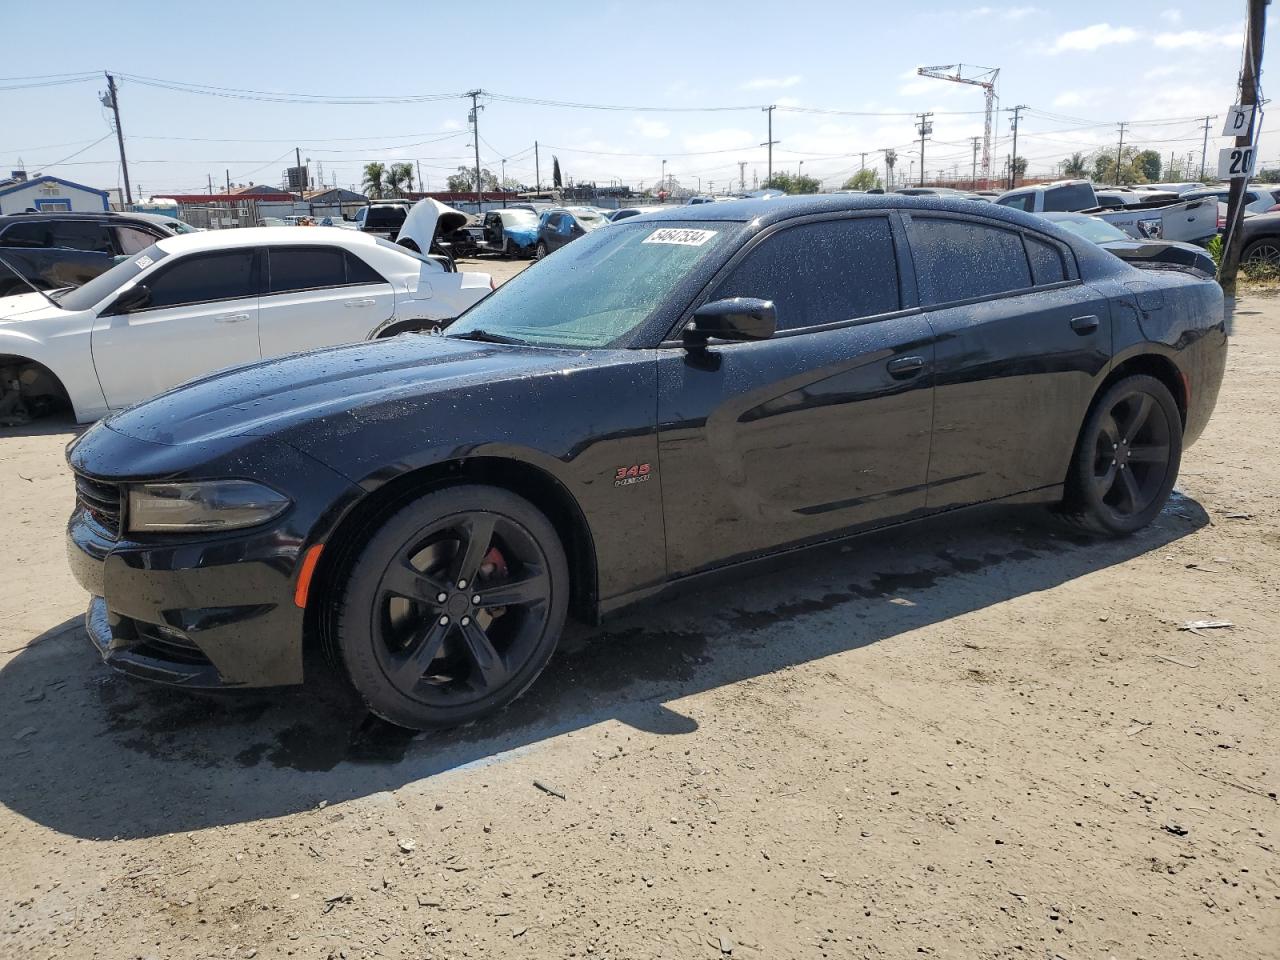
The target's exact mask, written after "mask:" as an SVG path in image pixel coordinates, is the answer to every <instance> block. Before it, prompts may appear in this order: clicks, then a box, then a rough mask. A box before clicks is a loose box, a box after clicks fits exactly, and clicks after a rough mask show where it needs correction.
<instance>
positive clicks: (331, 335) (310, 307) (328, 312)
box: [258, 244, 395, 357]
mask: <svg viewBox="0 0 1280 960" xmlns="http://www.w3.org/2000/svg"><path fill="white" fill-rule="evenodd" d="M265 253H266V283H265V285H264V286H265V289H264V291H263V296H262V300H261V303H260V310H261V312H260V314H259V319H258V336H259V340H260V341H261V345H262V355H263V356H264V357H274V356H278V355H280V354H283V353H295V352H297V351H301V350H312V349H315V348H316V347H327V346H332V345H334V344H338V343H351V342H353V341H356V340H364V339H365V338H366V337H368V335H369V334H370V333H371V332H372V331H373V330H374V328H376V327H377V326H378V325H379V324H381V323H382V322H383V321H385V320H388V319H390V318H391V316H392V314H393V313H394V312H395V296H394V294H393V293H392V289H391V284H390V282H389V281H387V280H386V279H385V278H383V277H382V276H380V275H379V274H378V272H377V271H376V270H374V269H373V268H372V267H370V266H369V265H368V264H366V263H365V262H364V261H363V260H361V259H360V258H359V257H357V256H356V255H354V254H352V253H351V252H350V251H348V250H346V249H344V248H342V247H339V246H336V245H321V244H298V245H296V246H294V245H290V246H287V247H286V246H279V247H277V246H272V247H267V248H266V250H265Z"/></svg>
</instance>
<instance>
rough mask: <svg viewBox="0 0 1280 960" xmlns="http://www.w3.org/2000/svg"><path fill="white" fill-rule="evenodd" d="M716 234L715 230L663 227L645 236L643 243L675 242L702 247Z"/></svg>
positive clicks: (678, 244) (686, 245) (680, 244)
mask: <svg viewBox="0 0 1280 960" xmlns="http://www.w3.org/2000/svg"><path fill="white" fill-rule="evenodd" d="M715 235H716V231H714V230H688V229H684V228H678V227H663V228H662V229H661V230H655V231H653V233H651V234H649V235H648V236H647V237H645V238H644V240H643V241H641V242H642V243H674V244H676V245H677V246H681V247H700V246H702V245H703V244H704V243H706V242H707V241H708V240H710V239H711V238H712V237H714V236H715Z"/></svg>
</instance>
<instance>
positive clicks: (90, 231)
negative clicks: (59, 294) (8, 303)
mask: <svg viewBox="0 0 1280 960" xmlns="http://www.w3.org/2000/svg"><path fill="white" fill-rule="evenodd" d="M173 233H174V231H172V230H170V229H168V228H167V227H164V226H162V225H160V224H159V223H156V222H155V221H153V220H151V219H149V218H142V217H132V216H129V215H127V214H120V213H107V212H105V211H104V212H103V213H14V214H10V215H8V216H0V257H3V258H4V260H5V261H6V262H7V263H9V264H10V265H11V266H12V267H13V268H14V269H15V270H18V271H19V272H20V273H22V275H23V276H25V277H26V278H27V279H28V280H29V281H31V283H32V284H34V285H35V286H36V287H39V288H40V289H42V290H53V289H56V288H58V287H78V286H79V285H80V284H82V283H86V282H88V281H89V280H92V279H93V278H94V277H96V276H98V274H100V273H106V272H107V270H109V269H111V267H112V266H114V265H115V263H116V260H117V259H118V258H119V257H127V256H129V255H130V254H134V253H139V252H140V251H142V250H145V249H147V247H149V246H151V245H152V244H153V243H155V242H156V241H157V240H163V239H164V238H165V237H171V236H173ZM30 289H31V288H30V287H29V286H28V285H27V284H26V283H24V282H23V281H22V280H21V279H20V278H19V277H16V276H14V274H13V271H12V270H7V269H5V268H4V267H3V266H0V296H10V295H12V294H15V293H28V292H30Z"/></svg>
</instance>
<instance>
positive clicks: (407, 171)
mask: <svg viewBox="0 0 1280 960" xmlns="http://www.w3.org/2000/svg"><path fill="white" fill-rule="evenodd" d="M411 190H413V166H412V165H410V164H408V163H393V164H392V165H391V166H390V167H389V168H388V170H387V192H388V193H390V194H394V195H395V196H397V197H402V196H404V195H405V194H406V193H408V192H409V191H411Z"/></svg>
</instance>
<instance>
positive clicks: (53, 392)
mask: <svg viewBox="0 0 1280 960" xmlns="http://www.w3.org/2000/svg"><path fill="white" fill-rule="evenodd" d="M7 368H16V369H17V370H19V371H23V370H29V369H33V370H34V371H35V374H36V377H35V379H34V381H33V382H31V383H30V384H27V383H24V384H23V388H21V393H22V394H23V395H24V396H53V397H54V398H55V399H56V401H57V403H58V404H59V406H61V407H63V408H65V409H67V410H70V411H71V413H72V414H75V412H76V407H75V403H74V402H73V401H72V399H71V394H70V392H69V391H68V390H67V387H66V384H65V383H64V382H63V379H62V377H60V376H59V375H58V373H57V372H56V371H55V370H54V369H53V368H52V367H50V366H49V365H48V364H46V363H43V362H42V361H40V360H37V359H36V358H35V357H34V356H32V355H31V352H30V351H21V352H19V351H15V350H13V349H11V348H10V345H9V344H6V343H2V342H0V370H4V369H7ZM7 390H8V384H7V383H0V396H3V395H4V393H5V392H6V391H7Z"/></svg>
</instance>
